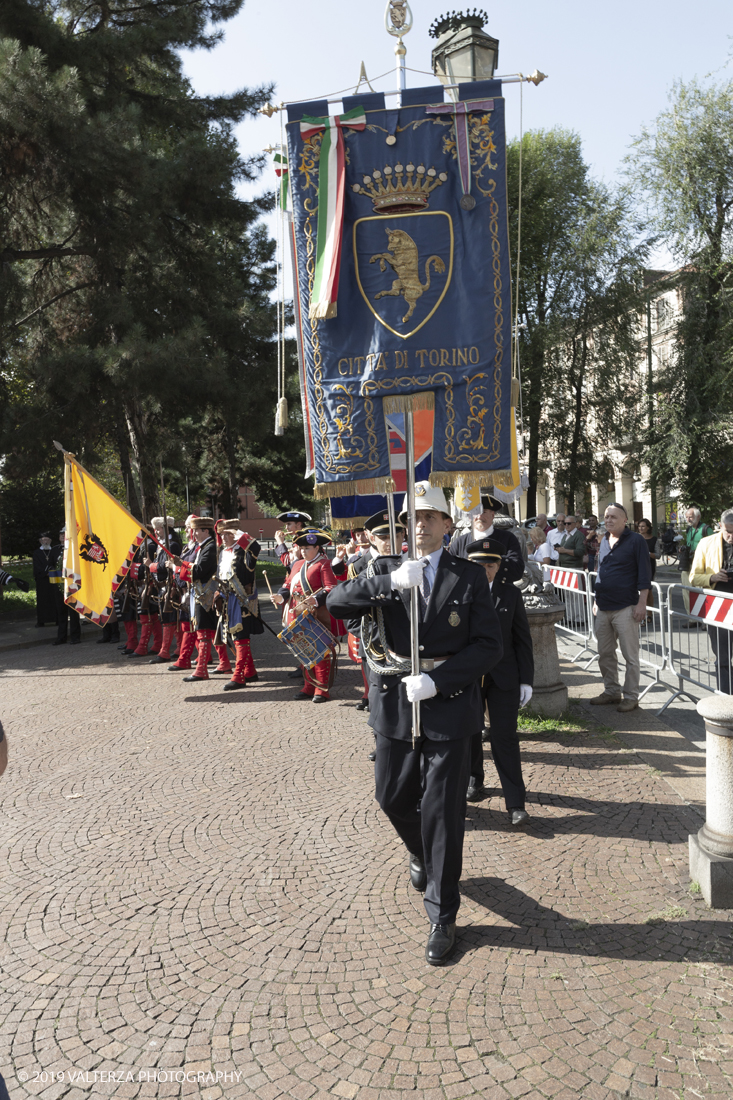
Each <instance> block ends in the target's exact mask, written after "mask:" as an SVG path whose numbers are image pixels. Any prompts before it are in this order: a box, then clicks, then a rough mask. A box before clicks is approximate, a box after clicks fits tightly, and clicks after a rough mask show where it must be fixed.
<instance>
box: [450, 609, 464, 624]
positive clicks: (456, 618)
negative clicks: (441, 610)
mask: <svg viewBox="0 0 733 1100" xmlns="http://www.w3.org/2000/svg"><path fill="white" fill-rule="evenodd" d="M460 621H461V616H460V615H459V614H458V612H457V611H451V613H450V615H449V616H448V622H449V623H450V625H451V626H458V625H459V623H460Z"/></svg>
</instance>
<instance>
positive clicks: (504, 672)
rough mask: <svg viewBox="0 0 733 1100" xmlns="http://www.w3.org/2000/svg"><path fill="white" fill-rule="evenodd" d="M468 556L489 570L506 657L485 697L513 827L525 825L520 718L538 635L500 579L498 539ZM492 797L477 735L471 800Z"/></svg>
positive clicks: (474, 546) (516, 594) (483, 542)
mask: <svg viewBox="0 0 733 1100" xmlns="http://www.w3.org/2000/svg"><path fill="white" fill-rule="evenodd" d="M466 553H467V555H468V560H469V561H475V562H476V563H477V564H478V565H482V566H483V567H484V570H485V572H486V579H487V580H488V582H489V587H490V589H491V595H492V598H493V600H494V607H495V608H496V612H497V616H498V619H499V625H500V626H501V637H502V641H503V643H504V656H503V657H502V659H501V660H500V661H498V662H497V663H496V664H495V665H494V667H493V668H492V669H491V670H490V671H489V672H487V673H486V675H485V676H484V682H483V695H484V699H485V700H486V705H487V707H488V711H489V721H490V723H491V725H490V728H489V741H490V742H491V752H492V755H493V757H494V764H495V766H496V770H497V772H498V773H499V780H500V782H501V789H502V791H503V792H504V803H505V805H506V808H507V813H508V814H509V819H510V821H511V823H512V825H522V824H524V822H525V821H527V820H528V818H529V814H528V813H527V811H526V810H525V808H524V802H525V797H526V792H525V787H524V779H523V778H522V762H521V760H520V756H519V735H518V733H517V718H518V715H519V708H520V706H526V704H527V703H528V702H529V701H530V699H531V698H532V681H533V680H534V655H533V652H532V636H531V634H530V630H529V623H528V621H527V612H526V611H525V610H524V601H523V600H522V593H521V592H520V591H519V589H518V588H517V587H516V585H515V584H513V583H512V582H511V581H508V580H506V579H503V580H502V579H501V577H500V576H499V572H500V568H501V561H502V557H503V556H504V544H503V543H501V542H499V540H498V539H496V538H490V539H478V540H477V541H476V542H472V543H470V544H469V546H468V547H467V548H466ZM487 796H488V791H487V790H486V789H485V787H484V754H483V749H482V739H481V733H480V732H477V733H474V734H473V736H472V738H471V779H470V782H469V785H468V793H467V795H466V798H467V799H468V801H469V802H481V800H482V799H484V798H486V797H487Z"/></svg>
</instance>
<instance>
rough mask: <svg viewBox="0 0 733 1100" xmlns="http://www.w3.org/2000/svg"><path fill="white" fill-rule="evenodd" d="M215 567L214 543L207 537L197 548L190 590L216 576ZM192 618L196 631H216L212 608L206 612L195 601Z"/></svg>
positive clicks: (215, 618) (215, 617)
mask: <svg viewBox="0 0 733 1100" xmlns="http://www.w3.org/2000/svg"><path fill="white" fill-rule="evenodd" d="M217 565H218V555H217V550H216V541H215V540H214V539H213V538H212V537H211V535H209V537H208V538H207V539H206V540H205V541H204V542H202V543H201V544H200V546H199V548H198V553H197V555H196V559H195V563H194V566H193V572H192V576H191V580H192V582H193V583H192V588H193V586H194V585H195V584H196V582H197V581H198V583H199V584H202V585H204V584H206V583H207V582H208V581H210V580H211V579H212V577H214V576H215V575H216V567H217ZM194 617H195V623H196V629H197V630H216V627H217V615H216V612H215V611H214V609H213V606H212V608H211V610H209V611H207V610H206V608H205V607H204V606H203V605H202V604H200V603H199V602H198V600H196V601H195V603H194Z"/></svg>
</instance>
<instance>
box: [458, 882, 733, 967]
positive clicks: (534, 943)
mask: <svg viewBox="0 0 733 1100" xmlns="http://www.w3.org/2000/svg"><path fill="white" fill-rule="evenodd" d="M461 893H462V894H463V895H464V896H465V897H467V898H470V900H471V901H473V902H475V903H476V904H478V905H482V906H484V908H485V909H488V910H490V912H492V913H495V914H496V915H497V916H499V917H502V918H503V919H504V920H505V921H508V922H509V923H510V924H511V925H512V926H513V927H511V928H507V927H501V926H497V925H481V924H477V925H470V926H467V927H464V928H463V929H462V930H461V938H460V946H461V947H462V948H463V951H464V953H465V952H466V951H470V950H475V949H477V948H480V947H485V946H487V945H489V946H492V947H500V946H501V947H508V946H511V947H512V948H514V947H517V948H522V947H523V948H528V949H530V950H534V951H541V952H544V951H547V952H558V953H562V954H570V955H586V956H591V955H592V956H602V957H604V958H609V959H634V960H653V961H655V962H657V961H659V960H660V959H662V960H665V961H667V962H676V963H677V962H682V961H683V960H685V961H687V962H719V963H722V964H725V965H728V964H729V963H730V961H731V951H732V949H733V938H732V937H731V933H730V926H729V925H728V924H727V923H725V922H723V921H714V920H678V919H664V918H663V917H662V915H661V914H649V916H650V917H651V916H654V917H655V922H654V923H650V924H646V923H645V922H644V920H642V921H641V923H639V924H628V923H624V922H619V923H618V924H614V923H611V922H604V923H601V924H590V923H589V924H587V925H586V923H585V922H584V921H578V920H577V919H576V918H571V917H567V916H565V915H564V914H563V913H559V912H557V910H555V909H550V908H548V907H547V906H544V905H540V904H538V903H537V902H536V901H535V900H534V899H533V898H531V897H529V895H528V894H525V893H523V892H522V891H521V890H518V889H517V888H516V887H515V886H511V885H509V884H508V883H507V882H505V881H504V880H503V879H498V878H470V879H462V880H461Z"/></svg>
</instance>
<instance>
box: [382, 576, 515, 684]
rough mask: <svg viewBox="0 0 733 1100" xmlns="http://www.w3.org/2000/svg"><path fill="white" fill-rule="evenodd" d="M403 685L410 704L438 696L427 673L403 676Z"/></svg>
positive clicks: (433, 681)
mask: <svg viewBox="0 0 733 1100" xmlns="http://www.w3.org/2000/svg"><path fill="white" fill-rule="evenodd" d="M405 564H406V565H413V564H414V562H405ZM392 575H393V576H394V574H392ZM402 683H403V684H404V685H405V688H406V690H407V699H408V702H410V703H421V702H422V700H423V699H432V698H433V696H434V695H437V694H438V689H437V687H436V686H435V680H434V679H433V678H432V676H428V674H427V672H421V673H420V675H419V676H403V677H402ZM530 690H531V689H530Z"/></svg>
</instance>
